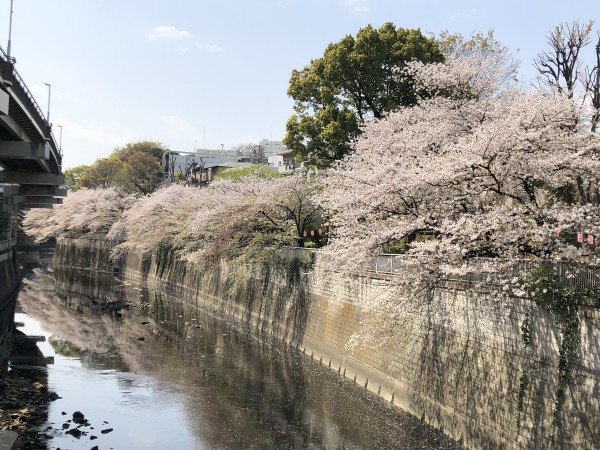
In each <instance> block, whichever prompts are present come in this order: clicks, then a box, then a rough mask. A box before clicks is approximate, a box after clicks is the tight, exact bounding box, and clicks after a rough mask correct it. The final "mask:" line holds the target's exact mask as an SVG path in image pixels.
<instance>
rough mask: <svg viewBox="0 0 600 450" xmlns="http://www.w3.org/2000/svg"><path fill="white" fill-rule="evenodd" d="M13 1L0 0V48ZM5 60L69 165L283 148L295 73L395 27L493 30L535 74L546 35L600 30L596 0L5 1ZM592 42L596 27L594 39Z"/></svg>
mask: <svg viewBox="0 0 600 450" xmlns="http://www.w3.org/2000/svg"><path fill="white" fill-rule="evenodd" d="M9 10H10V0H0V24H1V26H0V30H2V34H1V35H0V45H2V47H3V48H4V49H5V50H6V47H7V41H8V23H9ZM13 10H14V15H13V30H12V51H11V53H12V56H14V57H15V58H16V59H17V65H16V68H17V70H18V71H19V73H20V74H21V76H22V77H23V78H24V79H25V81H26V83H27V84H28V86H29V88H30V90H31V91H32V92H33V93H34V95H35V97H36V99H37V101H38V103H39V104H40V106H41V108H42V110H43V111H46V108H47V101H48V87H47V86H46V85H45V84H44V83H49V84H51V86H52V90H51V105H50V121H51V122H52V123H53V124H54V132H55V135H56V136H57V138H58V136H59V134H60V129H59V128H58V127H57V125H61V126H62V130H63V138H62V147H63V151H64V167H65V168H69V167H72V166H75V165H79V164H90V163H92V162H93V161H94V160H96V159H97V158H99V157H105V156H107V155H108V154H109V153H110V152H111V151H112V150H113V149H114V148H115V147H118V146H121V145H124V144H126V143H128V142H135V141H138V140H156V141H160V142H162V143H163V144H165V145H167V146H168V147H169V148H171V149H173V150H179V151H192V150H193V148H194V147H202V146H204V147H206V148H220V147H221V145H223V146H224V148H226V149H227V148H230V147H232V146H234V145H237V144H240V143H244V142H258V141H259V140H261V139H264V138H266V139H274V140H281V139H282V138H283V136H284V134H285V123H286V121H287V119H288V118H289V116H290V115H291V114H292V113H293V111H292V104H293V103H292V101H291V99H289V98H288V97H287V94H286V91H287V85H288V81H289V78H290V74H291V72H292V70H293V69H295V68H296V69H301V68H302V67H304V66H305V65H307V64H308V63H309V62H310V60H311V59H312V58H317V57H319V56H321V55H322V54H323V51H324V49H325V47H326V46H327V44H329V43H331V42H336V41H338V40H340V39H341V38H342V37H344V36H345V35H347V34H352V35H354V34H356V32H357V31H358V30H359V29H360V28H362V27H364V26H366V25H368V24H371V25H373V26H375V27H379V26H380V25H382V24H383V23H385V22H393V23H394V24H395V25H396V26H398V27H403V28H420V29H421V30H422V31H423V32H424V33H432V34H434V35H437V34H438V33H439V32H440V31H442V30H448V31H450V32H459V33H462V34H464V35H470V34H471V33H473V32H477V31H482V32H486V31H487V30H489V29H494V30H495V36H496V38H497V39H498V40H499V41H500V42H502V43H503V44H504V45H505V46H507V47H508V48H509V49H510V50H511V51H512V52H513V54H514V56H515V58H516V59H518V60H520V61H521V78H522V79H523V80H524V81H525V82H526V83H527V84H530V83H529V82H530V81H532V79H533V78H534V71H533V70H532V67H531V65H532V61H533V58H534V57H535V56H536V55H537V54H538V53H539V52H540V51H542V50H544V49H546V36H547V35H548V34H549V32H550V31H551V30H552V29H553V28H554V26H556V25H558V24H561V23H565V22H572V21H573V20H577V19H580V20H582V21H587V20H589V19H591V20H597V21H598V26H596V27H595V30H600V6H598V4H597V0H593V1H592V0H580V1H575V2H568V3H564V2H558V1H556V0H545V1H538V0H521V1H513V0H505V1H502V2H500V1H494V2H491V1H490V2H484V1H481V0H479V1H471V0H459V1H452V0H446V1H442V0H439V1H438V0H430V1H425V2H416V1H414V0H413V1H405V0H395V1H394V0H168V1H166V0H162V1H159V0H118V1H117V0H53V1H49V0H14V7H13ZM594 36H596V31H594Z"/></svg>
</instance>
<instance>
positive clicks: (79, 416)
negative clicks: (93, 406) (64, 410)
mask: <svg viewBox="0 0 600 450" xmlns="http://www.w3.org/2000/svg"><path fill="white" fill-rule="evenodd" d="M73 422H75V423H76V424H79V425H81V424H83V423H85V416H84V415H83V413H82V412H81V411H75V412H74V413H73Z"/></svg>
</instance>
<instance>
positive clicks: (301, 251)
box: [292, 247, 600, 289]
mask: <svg viewBox="0 0 600 450" xmlns="http://www.w3.org/2000/svg"><path fill="white" fill-rule="evenodd" d="M292 255H293V256H294V257H295V258H302V259H307V258H309V257H311V258H312V260H313V261H316V260H317V258H318V257H319V250H315V249H307V248H300V247H296V248H294V249H293V251H292ZM406 258H407V257H406V256H405V255H399V254H381V255H378V256H377V257H375V259H374V260H373V261H372V262H371V264H370V265H369V266H368V267H367V271H368V272H372V273H377V274H383V275H399V274H401V273H402V270H405V269H406V264H403V261H406ZM540 263H541V264H540ZM540 268H541V269H540ZM533 269H539V270H542V271H545V272H547V275H549V276H554V277H557V278H558V280H559V282H560V283H561V284H563V285H565V286H571V287H576V288H585V289H590V288H591V289H593V288H598V289H600V267H593V266H589V265H585V264H573V263H564V262H548V263H547V264H545V265H544V263H543V262H540V261H535V260H528V259H522V260H518V261H515V263H514V264H513V265H512V267H510V268H509V269H507V270H506V271H502V272H499V273H492V274H490V273H488V272H482V273H478V272H471V273H468V274H466V275H460V276H458V275H457V276H451V275H449V276H448V277H445V278H446V279H447V280H448V281H460V282H467V283H481V282H488V283H491V284H493V283H495V282H500V281H501V280H502V279H507V278H508V279H514V278H517V279H523V278H524V277H526V276H527V275H528V274H529V273H530V272H531V270H533Z"/></svg>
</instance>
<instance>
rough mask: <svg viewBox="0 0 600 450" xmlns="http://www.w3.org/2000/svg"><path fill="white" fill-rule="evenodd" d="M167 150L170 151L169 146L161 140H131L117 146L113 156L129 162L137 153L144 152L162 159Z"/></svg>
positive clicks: (159, 159)
mask: <svg viewBox="0 0 600 450" xmlns="http://www.w3.org/2000/svg"><path fill="white" fill-rule="evenodd" d="M166 151H168V148H167V147H165V146H164V145H163V144H162V143H160V142H155V141H139V142H130V143H129V144H125V145H124V146H123V147H117V148H116V149H114V150H113V152H112V154H111V156H113V157H115V158H118V159H120V160H121V161H123V162H127V161H128V160H129V158H131V157H132V156H133V155H134V154H135V153H138V152H142V153H146V154H147V155H149V156H152V157H153V158H154V159H156V160H157V161H161V160H162V157H163V154H164V153H165V152H166Z"/></svg>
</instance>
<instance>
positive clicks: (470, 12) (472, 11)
mask: <svg viewBox="0 0 600 450" xmlns="http://www.w3.org/2000/svg"><path fill="white" fill-rule="evenodd" d="M478 12H479V10H478V9H477V8H468V9H464V10H462V11H458V12H456V13H454V14H452V15H450V17H449V19H450V20H452V21H457V20H463V19H467V18H470V17H472V16H474V15H476V14H477V13H478Z"/></svg>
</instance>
